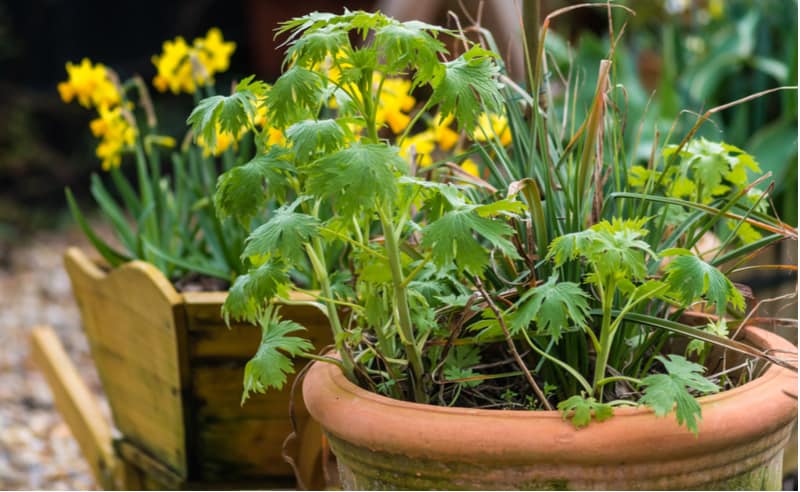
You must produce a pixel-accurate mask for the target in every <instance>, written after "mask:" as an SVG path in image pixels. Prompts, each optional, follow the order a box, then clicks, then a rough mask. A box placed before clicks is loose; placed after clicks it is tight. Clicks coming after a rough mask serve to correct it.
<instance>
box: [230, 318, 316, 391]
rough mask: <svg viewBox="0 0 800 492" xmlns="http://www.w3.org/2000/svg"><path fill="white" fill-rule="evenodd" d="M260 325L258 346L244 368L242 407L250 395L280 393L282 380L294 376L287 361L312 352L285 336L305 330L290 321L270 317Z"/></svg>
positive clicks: (306, 344) (296, 339) (306, 345)
mask: <svg viewBox="0 0 800 492" xmlns="http://www.w3.org/2000/svg"><path fill="white" fill-rule="evenodd" d="M260 324H261V344H260V345H259V346H258V351H257V352H256V354H255V355H254V356H253V358H252V359H250V360H249V361H248V362H247V365H246V366H245V368H244V389H243V391H242V404H244V402H245V401H246V400H247V399H248V398H249V397H250V393H251V392H252V393H265V392H266V391H267V390H268V389H269V388H274V389H276V390H281V389H283V386H284V385H285V384H286V376H287V375H289V374H293V373H294V372H295V369H294V364H293V363H292V361H291V359H290V357H294V356H297V355H300V354H302V353H304V352H307V351H309V350H312V349H313V348H314V346H313V345H312V344H311V342H309V341H308V340H306V339H305V338H300V337H298V336H291V335H289V334H290V333H294V332H297V331H301V330H302V331H305V328H303V327H302V326H300V325H299V324H297V323H295V322H294V321H288V320H281V319H280V318H279V317H277V316H276V317H273V316H270V317H269V318H268V319H262V320H261V321H260Z"/></svg>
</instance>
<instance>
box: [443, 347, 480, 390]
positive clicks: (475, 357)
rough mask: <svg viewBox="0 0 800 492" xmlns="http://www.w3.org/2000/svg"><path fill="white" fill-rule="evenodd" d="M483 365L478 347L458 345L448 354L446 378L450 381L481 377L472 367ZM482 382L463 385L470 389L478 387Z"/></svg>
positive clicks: (469, 382)
mask: <svg viewBox="0 0 800 492" xmlns="http://www.w3.org/2000/svg"><path fill="white" fill-rule="evenodd" d="M480 363H481V353H480V348H479V347H478V346H477V345H456V346H455V347H453V348H452V349H451V350H450V352H448V354H447V359H446V360H445V363H444V372H443V374H444V377H445V378H446V379H448V380H452V379H463V378H469V377H472V376H477V375H479V374H478V373H476V372H475V371H474V370H473V369H472V366H475V365H478V364H480ZM480 383H481V382H480V381H468V382H463V383H459V384H463V385H465V386H468V387H474V386H478V385H479V384H480Z"/></svg>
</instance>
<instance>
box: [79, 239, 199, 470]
mask: <svg viewBox="0 0 800 492" xmlns="http://www.w3.org/2000/svg"><path fill="white" fill-rule="evenodd" d="M64 263H65V267H66V269H67V273H68V274H69V277H70V280H71V282H72V287H73V291H74V294H75V298H76V300H77V301H78V306H79V308H80V311H81V317H82V319H83V323H84V328H85V331H86V335H87V337H88V339H89V346H90V348H91V352H92V357H93V358H94V361H95V365H96V366H97V372H98V373H99V375H100V379H101V381H102V383H103V389H104V390H105V393H106V396H107V397H108V401H109V404H110V406H111V410H112V414H113V419H114V422H115V424H116V426H117V428H118V429H119V430H120V431H121V432H122V434H123V435H124V436H125V437H126V438H127V439H129V440H130V441H131V442H134V443H136V445H137V446H139V447H140V448H142V449H144V450H146V451H147V452H148V453H149V454H150V455H152V456H153V457H155V458H157V459H158V460H159V461H161V462H162V463H163V464H165V465H166V466H168V467H169V468H171V469H173V470H175V471H176V472H177V473H178V474H179V475H181V476H183V477H185V476H186V475H187V474H188V469H187V459H186V434H185V420H184V407H183V398H182V393H183V391H184V387H185V384H184V381H185V380H186V378H187V377H188V374H185V373H183V374H182V369H183V370H184V371H185V365H186V363H185V361H184V360H183V357H185V354H182V353H181V341H180V337H181V335H180V333H179V328H181V323H183V310H182V307H181V303H182V298H181V296H180V294H178V293H177V292H176V291H175V290H174V288H173V287H172V285H171V284H170V283H169V281H168V280H167V279H166V278H165V277H164V276H163V275H162V274H161V272H159V271H158V270H157V269H156V268H155V267H154V266H152V265H150V264H148V263H144V262H140V261H133V262H130V263H127V264H125V265H123V266H121V267H119V268H116V269H114V270H113V271H111V272H110V273H105V272H104V271H102V270H100V269H99V268H98V267H97V266H96V265H95V264H94V263H92V262H91V261H90V260H89V259H88V258H87V257H86V256H84V255H83V254H82V253H81V252H80V250H77V249H75V248H70V249H69V250H68V251H67V253H66V255H65V258H64ZM176 315H177V316H176ZM176 318H177V321H176Z"/></svg>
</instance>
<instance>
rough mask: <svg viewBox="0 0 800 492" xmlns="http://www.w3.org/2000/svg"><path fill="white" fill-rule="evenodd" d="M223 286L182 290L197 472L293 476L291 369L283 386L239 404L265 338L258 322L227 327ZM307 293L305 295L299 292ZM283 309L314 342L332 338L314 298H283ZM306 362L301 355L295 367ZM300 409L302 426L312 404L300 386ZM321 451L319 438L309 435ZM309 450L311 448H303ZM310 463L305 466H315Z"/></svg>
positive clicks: (297, 399)
mask: <svg viewBox="0 0 800 492" xmlns="http://www.w3.org/2000/svg"><path fill="white" fill-rule="evenodd" d="M225 295H226V294H225V293H185V294H184V300H185V301H186V305H185V306H186V313H187V316H186V323H187V337H188V342H187V343H188V347H189V349H188V351H189V354H190V366H191V367H190V370H191V373H192V379H191V387H192V399H193V403H192V414H193V420H194V426H193V428H194V431H195V434H194V436H193V439H194V441H193V442H194V446H193V449H194V450H195V452H196V458H197V461H196V462H197V463H198V466H199V468H200V471H199V473H200V474H201V475H200V477H202V479H203V480H209V481H214V480H219V479H220V478H221V477H226V476H236V477H237V478H239V479H244V480H248V479H253V480H256V479H259V478H261V479H264V478H265V477H270V476H275V477H278V476H292V475H293V472H292V469H291V467H290V466H289V465H288V464H287V463H285V462H284V460H283V458H282V456H281V452H282V449H281V448H282V444H283V441H284V439H285V438H286V437H287V436H288V435H289V433H290V432H291V423H290V419H289V395H290V392H291V385H292V382H293V381H294V376H290V377H289V378H288V381H287V384H286V385H285V386H284V389H283V390H282V391H275V390H271V391H269V392H268V393H267V394H263V395H262V394H255V395H252V396H251V398H250V399H249V400H248V401H247V402H246V403H245V404H244V405H243V406H242V405H241V403H240V402H241V394H242V384H243V381H242V380H243V375H244V367H245V364H246V363H247V361H248V360H249V359H250V358H251V357H252V356H253V355H254V354H255V352H256V350H257V349H258V345H259V342H260V340H261V329H260V328H259V327H257V326H254V325H250V324H244V323H236V324H233V325H232V326H231V328H230V329H228V328H227V327H226V325H225V323H224V322H223V320H222V317H221V314H220V307H221V305H222V303H223V302H224V300H225ZM295 296H297V297H301V296H302V297H303V298H305V299H310V298H309V297H308V296H303V295H301V294H295ZM281 314H282V316H283V317H284V318H286V319H291V320H293V321H296V322H298V323H300V324H302V325H304V326H305V327H306V328H307V330H308V331H307V332H306V333H304V335H305V336H308V337H309V339H310V340H311V341H312V343H313V344H314V345H315V347H317V348H322V347H324V346H326V345H328V344H329V343H330V341H331V335H330V328H329V325H328V321H327V318H325V316H324V315H323V314H322V313H321V312H320V311H319V310H317V309H315V308H313V307H309V306H283V308H282V310H281ZM303 365H305V361H304V360H302V359H298V360H297V369H298V370H299V369H301V368H302V367H303ZM295 414H296V420H297V422H298V426H299V427H300V430H301V431H302V430H303V429H304V426H305V424H306V422H308V421H309V416H308V412H307V410H306V409H305V406H304V405H303V401H302V397H301V395H300V393H299V392H298V394H297V395H295ZM311 445H313V446H315V449H313V450H308V453H309V454H312V455H313V454H315V453H317V454H318V453H319V447H320V443H319V442H316V443H314V442H312V443H311ZM301 452H306V450H301ZM310 468H311V467H309V469H308V470H307V473H309V474H312V473H317V474H318V475H319V474H321V473H319V470H317V471H316V472H312V471H311V469H310Z"/></svg>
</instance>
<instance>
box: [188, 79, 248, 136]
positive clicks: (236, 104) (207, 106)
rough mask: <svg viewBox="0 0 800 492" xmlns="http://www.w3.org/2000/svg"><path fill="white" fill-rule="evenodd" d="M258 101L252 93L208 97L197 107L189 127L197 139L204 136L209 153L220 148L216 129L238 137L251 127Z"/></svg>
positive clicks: (245, 91) (239, 92)
mask: <svg viewBox="0 0 800 492" xmlns="http://www.w3.org/2000/svg"><path fill="white" fill-rule="evenodd" d="M257 104H258V100H257V99H256V96H255V94H253V93H252V92H251V91H249V90H241V91H237V92H235V93H233V94H231V95H230V96H212V97H207V98H205V99H203V100H202V101H200V102H199V103H198V104H197V107H195V108H194V110H193V111H192V113H191V114H190V115H189V118H188V119H187V120H186V123H188V124H190V125H191V126H192V131H193V132H194V134H195V135H196V136H198V137H200V136H202V137H203V140H204V142H205V144H206V146H207V147H208V148H209V149H210V150H212V151H213V150H216V148H217V129H218V128H219V131H220V132H224V133H228V134H231V135H234V136H236V135H239V132H240V131H241V130H242V128H248V127H250V126H252V121H253V120H254V119H255V113H256V106H257Z"/></svg>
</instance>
